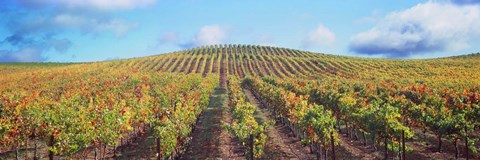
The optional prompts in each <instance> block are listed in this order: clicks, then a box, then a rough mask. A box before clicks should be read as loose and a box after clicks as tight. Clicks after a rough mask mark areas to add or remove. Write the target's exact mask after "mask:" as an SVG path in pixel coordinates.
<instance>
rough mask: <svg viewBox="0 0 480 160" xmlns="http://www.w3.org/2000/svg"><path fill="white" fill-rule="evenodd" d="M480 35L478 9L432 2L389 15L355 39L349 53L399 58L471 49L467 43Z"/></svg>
mask: <svg viewBox="0 0 480 160" xmlns="http://www.w3.org/2000/svg"><path fill="white" fill-rule="evenodd" d="M479 35H480V8H479V6H476V5H455V4H453V3H450V2H437V1H429V2H426V3H422V4H418V5H416V6H414V7H412V8H410V9H407V10H405V11H400V12H394V13H390V14H388V15H387V16H386V17H384V18H383V19H381V20H380V21H379V22H378V23H377V25H376V26H375V27H373V28H372V29H370V30H368V31H365V32H361V33H359V34H357V35H355V36H354V37H352V40H351V43H350V49H351V50H352V51H355V52H358V53H362V54H370V55H374V54H377V55H384V56H386V57H395V58H400V57H409V56H411V55H412V54H417V53H424V52H435V51H447V50H448V51H451V50H460V49H464V48H468V46H469V44H468V41H469V40H471V39H475V38H478V37H479Z"/></svg>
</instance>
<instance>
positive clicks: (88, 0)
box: [20, 0, 155, 10]
mask: <svg viewBox="0 0 480 160" xmlns="http://www.w3.org/2000/svg"><path fill="white" fill-rule="evenodd" d="M20 2H21V3H23V4H25V5H28V6H34V7H36V6H45V5H57V6H58V7H60V8H69V9H73V8H80V9H98V10H116V9H132V8H136V7H144V6H148V5H152V4H154V3H155V0H41V1H38V0H21V1H20Z"/></svg>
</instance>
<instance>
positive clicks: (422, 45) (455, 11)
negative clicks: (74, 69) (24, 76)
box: [0, 0, 480, 62]
mask: <svg viewBox="0 0 480 160" xmlns="http://www.w3.org/2000/svg"><path fill="white" fill-rule="evenodd" d="M0 13H1V14H0V62H30V61H36V62H44V61H45V62H85V61H103V60H109V59H119V58H130V57H142V56H147V55H155V54H161V53H167V52H172V51H177V50H182V49H188V48H193V47H197V46H202V45H210V44H256V45H269V46H278V47H286V48H294V49H300V50H308V51H314V52H322V53H329V54H337V55H348V56H361V57H382V58H433V57H445V56H452V55H461V54H468V53H476V52H479V51H480V45H479V44H480V0H429V1H414V0H402V1H385V0H362V1H358V0H344V1H341V3H340V2H339V1H333V0H326V1H315V0H298V1H287V0H270V1H269V0H243V1H230V0H223V1H213V0H185V1H181V0H41V1H38V0H2V1H0Z"/></svg>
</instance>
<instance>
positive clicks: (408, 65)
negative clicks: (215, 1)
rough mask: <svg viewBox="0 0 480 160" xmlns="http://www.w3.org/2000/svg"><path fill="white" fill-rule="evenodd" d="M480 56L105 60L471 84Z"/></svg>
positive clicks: (253, 50)
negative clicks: (417, 58)
mask: <svg viewBox="0 0 480 160" xmlns="http://www.w3.org/2000/svg"><path fill="white" fill-rule="evenodd" d="M479 62H480V56H478V55H475V54H471V55H465V56H458V57H447V58H437V59H421V60H391V59H376V58H358V57H347V56H336V55H328V54H322V53H313V52H308V51H300V50H294V49H287V48H277V47H267V46H251V45H215V46H205V47H200V48H194V49H189V50H183V51H178V52H173V53H167V54H161V55H158V56H149V57H143V58H135V59H126V60H118V61H111V62H105V63H110V65H112V67H114V68H115V67H124V66H128V67H133V68H137V69H139V70H144V71H158V72H176V73H200V74H204V75H205V74H207V73H219V72H220V68H221V66H222V65H224V67H225V69H226V70H227V71H228V74H232V75H238V76H240V77H245V76H247V75H250V76H259V77H263V76H274V77H279V78H312V77H342V78H347V79H368V80H371V79H377V80H387V79H395V80H405V81H442V82H443V81H446V82H449V83H458V82H464V81H471V82H474V81H475V80H477V79H479V78H480V72H478V70H480V63H479Z"/></svg>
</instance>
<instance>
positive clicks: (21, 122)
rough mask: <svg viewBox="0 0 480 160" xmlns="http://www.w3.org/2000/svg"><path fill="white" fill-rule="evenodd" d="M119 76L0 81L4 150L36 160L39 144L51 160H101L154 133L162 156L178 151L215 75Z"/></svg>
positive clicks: (83, 71) (93, 72)
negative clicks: (91, 158) (66, 159)
mask: <svg viewBox="0 0 480 160" xmlns="http://www.w3.org/2000/svg"><path fill="white" fill-rule="evenodd" d="M116 69H118V68H110V67H109V66H108V65H107V64H85V65H77V66H71V67H68V68H60V69H52V70H47V71H42V72H41V73H29V74H25V75H17V77H15V78H14V77H5V78H13V79H9V80H6V79H2V80H1V81H3V82H9V83H3V84H2V86H1V88H0V93H1V95H0V96H1V97H0V146H1V147H9V146H13V147H14V148H16V150H17V151H18V149H19V148H20V147H22V146H23V147H25V148H28V147H29V145H33V146H35V147H34V148H35V149H34V153H35V154H34V157H35V158H39V156H42V155H37V145H38V148H42V147H45V148H47V149H48V151H49V154H48V155H49V157H50V159H53V157H54V156H75V155H76V156H78V155H82V156H87V155H88V154H89V153H88V152H89V151H90V150H94V152H95V158H97V156H98V157H100V158H101V157H104V156H105V148H106V147H107V146H108V147H113V148H114V149H115V148H116V147H118V146H119V145H121V144H122V143H124V142H125V141H129V139H130V138H132V137H135V136H137V134H139V133H143V132H144V131H145V129H147V128H153V129H154V135H155V137H156V138H157V142H158V143H157V145H158V150H157V152H158V155H159V157H160V156H163V157H168V156H172V154H175V153H176V152H180V151H181V147H182V146H183V145H184V144H185V143H187V142H188V138H187V137H188V134H189V133H190V132H191V130H192V129H193V126H194V124H195V122H196V117H197V116H198V115H199V114H200V113H201V111H202V110H203V109H204V108H205V106H206V105H207V103H208V99H209V95H210V93H211V92H212V91H213V88H214V87H216V86H217V85H218V76H214V75H207V76H206V78H204V77H202V76H201V75H182V74H171V73H161V74H158V73H148V72H139V71H137V70H132V69H129V68H124V69H123V70H116ZM2 78H3V77H2ZM45 144H46V145H45ZM102 149H103V152H102ZM97 150H100V154H99V155H97V154H96V153H97ZM25 155H26V156H28V154H25ZM114 155H115V153H114ZM25 158H27V157H25ZM44 158H45V157H44Z"/></svg>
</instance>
